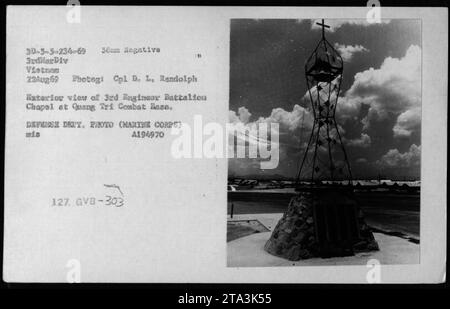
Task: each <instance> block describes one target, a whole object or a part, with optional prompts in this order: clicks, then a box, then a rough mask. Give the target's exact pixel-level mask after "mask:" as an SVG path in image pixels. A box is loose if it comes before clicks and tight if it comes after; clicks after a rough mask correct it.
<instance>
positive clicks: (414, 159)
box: [376, 144, 421, 167]
mask: <svg viewBox="0 0 450 309" xmlns="http://www.w3.org/2000/svg"><path fill="white" fill-rule="evenodd" d="M420 150H421V146H420V145H419V146H417V145H416V144H412V145H411V146H410V147H409V150H408V151H407V152H404V153H401V152H400V151H398V149H390V150H389V151H388V152H387V153H386V154H385V155H383V156H382V157H381V159H380V160H378V161H376V164H377V165H380V166H383V167H418V166H420Z"/></svg>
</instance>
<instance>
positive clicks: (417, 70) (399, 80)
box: [337, 45, 421, 136]
mask: <svg viewBox="0 0 450 309" xmlns="http://www.w3.org/2000/svg"><path fill="white" fill-rule="evenodd" d="M362 105H366V106H368V110H367V114H366V115H365V116H364V117H363V118H362V120H361V122H362V124H363V125H364V127H363V129H364V130H367V129H369V128H370V127H371V126H372V125H373V124H374V123H375V122H377V121H381V120H386V119H389V117H395V118H394V120H395V123H396V124H395V126H394V127H393V132H394V133H395V136H405V135H407V134H411V133H412V132H413V131H415V130H417V129H418V127H419V126H418V124H419V123H420V119H419V117H418V115H420V112H419V110H420V105H421V49H420V47H419V46H416V45H411V46H410V47H409V48H408V50H407V51H406V54H405V56H404V57H403V58H392V57H388V58H386V59H385V60H384V61H383V63H382V64H381V66H380V68H379V69H374V68H370V69H368V70H365V71H363V72H359V73H357V74H356V75H355V79H354V82H353V85H352V86H351V87H350V88H349V90H347V92H346V93H345V95H344V97H342V98H340V101H339V103H338V112H337V115H338V117H340V119H342V120H344V121H345V120H349V119H354V117H355V116H357V115H358V114H359V113H360V111H361V106H362ZM409 120H411V121H412V123H408V121H409ZM394 128H395V129H394Z"/></svg>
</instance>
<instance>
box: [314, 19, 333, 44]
mask: <svg viewBox="0 0 450 309" xmlns="http://www.w3.org/2000/svg"><path fill="white" fill-rule="evenodd" d="M316 24H317V25H319V26H321V27H322V39H325V28H330V26H329V25H325V20H324V19H323V18H322V23H316Z"/></svg>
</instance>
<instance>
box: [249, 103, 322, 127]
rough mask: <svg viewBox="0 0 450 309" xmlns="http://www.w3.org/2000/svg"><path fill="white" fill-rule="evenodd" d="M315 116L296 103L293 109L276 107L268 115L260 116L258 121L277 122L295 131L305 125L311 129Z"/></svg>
mask: <svg viewBox="0 0 450 309" xmlns="http://www.w3.org/2000/svg"><path fill="white" fill-rule="evenodd" d="M313 119H314V116H313V114H312V113H311V112H310V111H309V110H308V109H306V108H304V107H302V106H300V105H297V104H295V105H294V107H293V108H292V111H291V112H289V111H286V110H284V109H283V108H280V107H278V108H274V109H272V112H271V113H270V116H268V117H260V118H259V119H258V120H257V121H256V122H257V123H260V122H267V123H271V122H276V123H279V124H280V129H287V130H288V131H294V130H296V129H297V128H300V127H302V126H303V128H305V129H311V128H312V124H313Z"/></svg>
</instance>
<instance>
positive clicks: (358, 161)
mask: <svg viewBox="0 0 450 309" xmlns="http://www.w3.org/2000/svg"><path fill="white" fill-rule="evenodd" d="M356 163H359V164H365V163H367V159H366V158H358V159H357V160H356Z"/></svg>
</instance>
